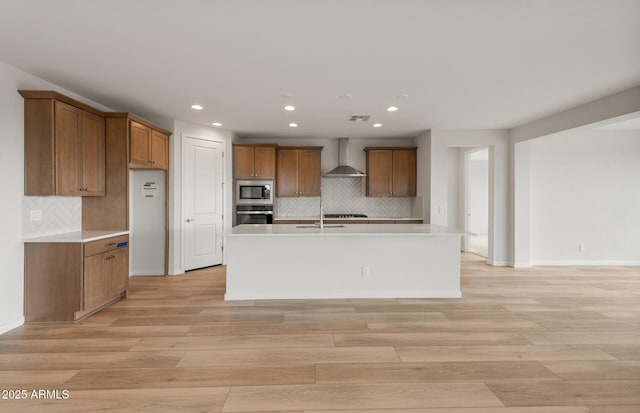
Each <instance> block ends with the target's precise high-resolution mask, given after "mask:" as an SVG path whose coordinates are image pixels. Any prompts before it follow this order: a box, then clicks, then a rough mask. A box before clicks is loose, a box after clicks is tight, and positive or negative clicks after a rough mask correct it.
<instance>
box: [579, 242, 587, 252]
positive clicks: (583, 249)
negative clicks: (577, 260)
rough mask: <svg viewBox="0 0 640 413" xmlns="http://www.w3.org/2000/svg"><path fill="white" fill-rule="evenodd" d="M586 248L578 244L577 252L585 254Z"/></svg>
mask: <svg viewBox="0 0 640 413" xmlns="http://www.w3.org/2000/svg"><path fill="white" fill-rule="evenodd" d="M586 249H587V247H585V245H584V244H583V243H578V252H585V251H586Z"/></svg>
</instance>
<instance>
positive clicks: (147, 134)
mask: <svg viewBox="0 0 640 413" xmlns="http://www.w3.org/2000/svg"><path fill="white" fill-rule="evenodd" d="M104 116H105V123H106V141H107V144H106V154H107V156H106V158H107V166H106V193H105V196H103V197H94V198H83V199H82V229H83V230H98V229H111V230H128V229H129V171H130V170H131V169H160V170H167V171H168V169H169V165H168V162H167V158H168V156H167V150H168V140H169V135H171V132H169V131H167V130H164V129H162V128H160V127H159V126H156V125H154V124H153V123H151V122H148V121H146V120H145V119H143V118H141V117H139V116H136V115H134V114H133V113H128V112H106V113H105V114H104ZM140 147H142V149H141V148H140ZM152 154H155V155H152ZM154 158H155V159H154ZM153 161H155V163H153ZM164 175H165V185H166V188H167V189H166V192H165V194H167V193H169V181H168V178H167V176H168V174H167V173H165V174H164ZM167 216H168V214H167Z"/></svg>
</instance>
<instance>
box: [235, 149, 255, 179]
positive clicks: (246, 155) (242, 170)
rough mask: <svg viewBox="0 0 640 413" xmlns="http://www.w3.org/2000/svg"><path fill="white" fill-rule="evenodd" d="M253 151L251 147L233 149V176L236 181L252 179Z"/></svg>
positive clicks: (253, 173)
mask: <svg viewBox="0 0 640 413" xmlns="http://www.w3.org/2000/svg"><path fill="white" fill-rule="evenodd" d="M254 162H255V161H254V150H253V147H252V146H234V147H233V175H234V176H235V178H236V179H253V178H255V176H254V175H255V172H254Z"/></svg>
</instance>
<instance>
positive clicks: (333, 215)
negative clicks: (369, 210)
mask: <svg viewBox="0 0 640 413" xmlns="http://www.w3.org/2000/svg"><path fill="white" fill-rule="evenodd" d="M324 217H325V218H367V216H366V215H365V214H324Z"/></svg>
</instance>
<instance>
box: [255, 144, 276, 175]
mask: <svg viewBox="0 0 640 413" xmlns="http://www.w3.org/2000/svg"><path fill="white" fill-rule="evenodd" d="M254 161H255V164H254V173H255V177H256V178H260V179H273V178H275V177H276V148H274V147H269V146H265V147H262V146H256V147H255V148H254Z"/></svg>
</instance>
